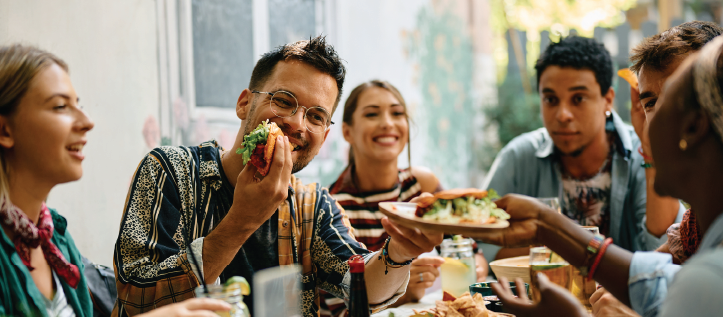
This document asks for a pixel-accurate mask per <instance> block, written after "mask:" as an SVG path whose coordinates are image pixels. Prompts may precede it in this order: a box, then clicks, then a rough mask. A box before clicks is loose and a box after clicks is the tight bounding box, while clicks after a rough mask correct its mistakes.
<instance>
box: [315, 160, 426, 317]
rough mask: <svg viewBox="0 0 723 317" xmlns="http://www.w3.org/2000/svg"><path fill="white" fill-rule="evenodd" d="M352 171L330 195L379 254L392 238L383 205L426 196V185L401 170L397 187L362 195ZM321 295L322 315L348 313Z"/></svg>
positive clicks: (356, 231) (338, 301)
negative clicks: (386, 202)
mask: <svg viewBox="0 0 723 317" xmlns="http://www.w3.org/2000/svg"><path fill="white" fill-rule="evenodd" d="M352 171H353V169H352V167H347V168H346V170H344V172H342V173H341V175H339V179H337V180H336V182H334V184H332V185H331V186H329V188H330V190H329V193H330V194H331V195H332V197H334V199H336V201H337V203H339V204H340V205H341V206H342V207H343V208H344V210H345V211H346V215H347V216H348V217H349V222H350V223H351V226H352V227H353V228H354V231H353V232H354V236H355V237H356V239H357V241H359V242H361V243H363V244H364V245H366V247H367V249H369V250H371V251H377V250H379V249H381V248H382V247H383V246H384V241H385V240H386V239H387V237H388V236H389V235H388V234H387V233H386V232H385V231H384V227H382V217H384V214H382V213H381V212H379V203H380V202H384V201H405V202H406V201H410V200H412V198H414V197H417V196H419V195H420V194H421V193H422V186H421V185H420V184H419V182H417V179H416V178H415V177H414V176H413V175H412V173H411V170H410V169H409V168H407V169H404V170H399V174H398V175H399V181H398V182H397V184H395V185H394V187H392V188H390V189H388V190H383V191H375V192H359V190H357V187H356V185H355V183H354V179H353V174H352ZM321 295H322V296H323V299H324V300H323V301H322V302H321V303H320V309H319V314H320V316H344V315H345V314H346V305H344V300H342V299H341V298H337V297H335V296H333V295H331V294H329V293H326V292H323V291H322V292H321Z"/></svg>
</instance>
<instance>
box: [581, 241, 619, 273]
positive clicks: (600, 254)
mask: <svg viewBox="0 0 723 317" xmlns="http://www.w3.org/2000/svg"><path fill="white" fill-rule="evenodd" d="M612 243H613V238H607V239H605V242H603V245H602V247H600V251H598V252H597V257H596V258H595V262H593V263H592V266H590V272H589V273H588V274H587V281H588V282H589V281H592V277H593V276H594V275H595V270H596V269H597V266H598V265H599V264H600V262H602V257H603V254H605V251H606V250H607V249H608V246H609V245H610V244H612Z"/></svg>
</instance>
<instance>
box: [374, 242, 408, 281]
mask: <svg viewBox="0 0 723 317" xmlns="http://www.w3.org/2000/svg"><path fill="white" fill-rule="evenodd" d="M391 240H392V237H387V240H386V241H384V246H383V247H382V250H381V251H380V252H379V260H381V261H382V262H384V267H385V268H384V275H387V273H389V268H390V267H391V268H393V269H398V268H400V267H404V266H407V265H410V264H412V261H414V258H412V259H411V260H409V261H406V262H404V263H397V262H394V261H393V260H392V258H391V257H389V242H390V241H391Z"/></svg>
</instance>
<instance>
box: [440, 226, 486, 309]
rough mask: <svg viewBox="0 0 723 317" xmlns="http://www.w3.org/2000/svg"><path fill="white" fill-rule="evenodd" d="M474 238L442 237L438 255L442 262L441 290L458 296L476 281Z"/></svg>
mask: <svg viewBox="0 0 723 317" xmlns="http://www.w3.org/2000/svg"><path fill="white" fill-rule="evenodd" d="M473 245H474V240H472V239H467V238H462V236H454V237H453V238H452V239H444V240H443V241H442V245H441V247H440V252H439V253H440V255H441V256H442V257H443V258H444V264H442V266H441V267H440V268H439V269H440V271H441V272H440V273H441V277H442V290H443V291H445V292H447V293H450V294H452V295H453V296H455V297H459V296H461V295H462V294H464V293H465V292H467V291H468V290H469V286H470V285H471V284H474V283H476V282H477V269H476V265H475V259H474V251H473V247H472V246H473Z"/></svg>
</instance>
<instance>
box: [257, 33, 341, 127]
mask: <svg viewBox="0 0 723 317" xmlns="http://www.w3.org/2000/svg"><path fill="white" fill-rule="evenodd" d="M291 59H295V60H298V61H301V62H304V63H306V64H309V65H311V66H313V67H314V68H316V69H318V70H319V71H321V72H322V73H324V74H328V75H329V76H331V77H332V78H334V80H336V86H337V88H338V90H339V91H338V94H337V96H336V101H335V102H334V108H333V109H332V113H333V112H334V111H335V110H336V106H337V105H339V100H340V99H341V91H342V88H343V86H344V77H345V76H346V68H344V65H343V64H342V59H341V58H339V55H337V53H336V51H335V50H334V47H333V46H331V44H328V43H327V42H326V36H323V35H319V36H317V37H314V38H310V39H308V40H303V41H298V42H294V43H290V44H286V45H282V46H278V47H276V48H275V49H273V50H271V51H270V52H268V53H266V54H264V55H262V56H261V58H260V59H259V61H258V62H256V66H254V70H253V72H251V80H250V82H249V88H250V89H252V90H258V89H260V88H261V86H263V85H264V84H265V83H266V80H268V79H269V77H271V73H272V72H273V70H274V67H275V66H276V64H278V63H279V62H280V61H287V60H291Z"/></svg>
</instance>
